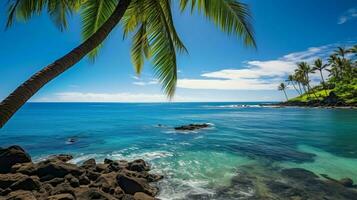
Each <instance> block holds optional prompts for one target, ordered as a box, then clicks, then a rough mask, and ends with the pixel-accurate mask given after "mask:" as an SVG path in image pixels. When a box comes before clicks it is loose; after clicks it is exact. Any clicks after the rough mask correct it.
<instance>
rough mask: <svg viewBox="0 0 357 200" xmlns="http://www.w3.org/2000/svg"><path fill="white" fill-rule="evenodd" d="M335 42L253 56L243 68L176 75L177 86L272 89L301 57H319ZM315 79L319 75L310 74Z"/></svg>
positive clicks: (307, 59)
mask: <svg viewBox="0 0 357 200" xmlns="http://www.w3.org/2000/svg"><path fill="white" fill-rule="evenodd" d="M335 46H336V44H331V45H325V46H320V47H311V48H308V49H307V50H306V51H301V52H295V53H290V54H287V55H284V56H282V57H281V58H278V59H276V60H266V61H260V60H253V61H248V62H246V63H245V66H243V68H239V69H235V68H230V69H223V70H219V71H214V72H206V73H203V74H201V77H202V78H198V79H179V80H178V87H180V88H189V89H216V90H275V89H276V87H277V85H278V84H279V83H280V82H281V81H284V80H285V79H286V77H287V75H288V74H291V73H292V72H293V71H294V69H295V68H296V63H297V62H301V61H306V62H312V61H313V60H315V59H317V58H319V57H321V58H326V57H327V56H328V55H329V54H330V53H331V51H332V50H333V48H335ZM312 78H313V79H315V80H313V82H314V83H315V84H316V82H318V78H319V75H318V74H315V75H313V76H312Z"/></svg>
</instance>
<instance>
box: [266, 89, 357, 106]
mask: <svg viewBox="0 0 357 200" xmlns="http://www.w3.org/2000/svg"><path fill="white" fill-rule="evenodd" d="M271 105H273V106H280V107H281V106H294V107H326V108H357V103H346V102H344V101H343V100H342V99H340V98H339V97H338V96H337V95H336V94H335V93H334V92H330V94H329V96H327V97H326V98H325V99H323V100H310V101H306V102H303V101H293V100H291V101H285V102H281V103H277V104H271Z"/></svg>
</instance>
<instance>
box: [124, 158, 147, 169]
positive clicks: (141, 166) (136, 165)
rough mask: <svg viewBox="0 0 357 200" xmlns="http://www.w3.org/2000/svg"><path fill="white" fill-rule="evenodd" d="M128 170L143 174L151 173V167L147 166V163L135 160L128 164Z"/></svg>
mask: <svg viewBox="0 0 357 200" xmlns="http://www.w3.org/2000/svg"><path fill="white" fill-rule="evenodd" d="M127 169H128V170H131V171H136V172H142V171H149V170H150V167H149V166H148V165H147V164H146V162H145V161H144V160H142V159H138V160H134V161H132V162H129V163H128V167H127Z"/></svg>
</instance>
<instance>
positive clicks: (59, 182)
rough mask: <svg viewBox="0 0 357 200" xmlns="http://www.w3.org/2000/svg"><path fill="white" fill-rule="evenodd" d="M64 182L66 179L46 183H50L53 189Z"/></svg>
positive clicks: (56, 179) (55, 179)
mask: <svg viewBox="0 0 357 200" xmlns="http://www.w3.org/2000/svg"><path fill="white" fill-rule="evenodd" d="M64 181H65V180H64V178H54V179H51V180H49V181H46V182H45V183H48V184H50V185H52V186H53V187H56V186H57V185H58V184H61V183H63V182H64Z"/></svg>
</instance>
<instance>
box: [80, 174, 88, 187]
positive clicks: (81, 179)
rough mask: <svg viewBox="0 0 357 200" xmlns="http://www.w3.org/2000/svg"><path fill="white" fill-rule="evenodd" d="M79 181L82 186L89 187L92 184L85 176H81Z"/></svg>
mask: <svg viewBox="0 0 357 200" xmlns="http://www.w3.org/2000/svg"><path fill="white" fill-rule="evenodd" d="M78 181H79V184H80V185H88V184H89V183H90V180H89V178H88V177H87V176H86V175H85V174H82V175H80V176H79V177H78Z"/></svg>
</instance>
